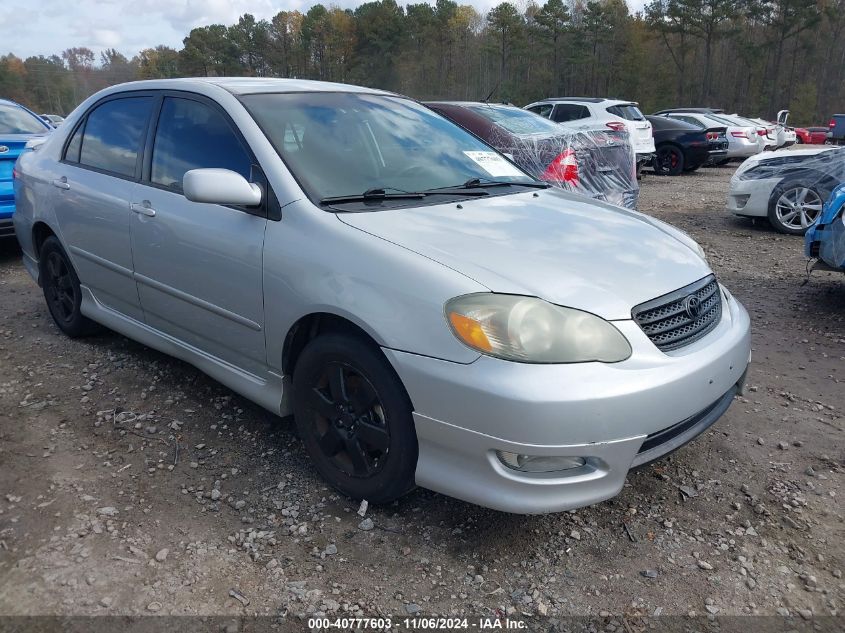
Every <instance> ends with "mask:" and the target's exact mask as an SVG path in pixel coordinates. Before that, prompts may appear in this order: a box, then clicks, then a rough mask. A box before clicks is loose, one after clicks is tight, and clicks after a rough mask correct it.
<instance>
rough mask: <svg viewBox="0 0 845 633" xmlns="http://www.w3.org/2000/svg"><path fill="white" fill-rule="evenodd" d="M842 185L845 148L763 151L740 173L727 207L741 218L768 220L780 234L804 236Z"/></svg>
mask: <svg viewBox="0 0 845 633" xmlns="http://www.w3.org/2000/svg"><path fill="white" fill-rule="evenodd" d="M843 181H845V147H829V146H828V147H816V148H813V149H800V150H794V151H789V152H763V153H761V154H757V155H756V156H752V157H751V158H749V159H747V160H746V161H745V162H744V163H742V165H740V166H739V169H737V170H736V173H735V174H734V175H733V177H732V178H731V184H730V190H729V191H728V201H727V208H728V211H730V212H731V213H733V214H734V215H737V216H740V217H749V218H754V217H760V218H768V220H769V222H770V223H771V225H772V227H774V228H775V230H777V231H779V232H781V233H788V234H790V235H803V234H804V233H805V232H806V231H807V229H808V228H809V227H811V226H812V225H813V224H815V223H816V220H818V218H819V216H820V215H821V212H822V206H823V205H824V203H825V201H826V200H827V198H828V197H829V196H830V192H831V191H832V190H833V189H834V188H835V187H836V186H837V185H838V184H840V183H842V182H843Z"/></svg>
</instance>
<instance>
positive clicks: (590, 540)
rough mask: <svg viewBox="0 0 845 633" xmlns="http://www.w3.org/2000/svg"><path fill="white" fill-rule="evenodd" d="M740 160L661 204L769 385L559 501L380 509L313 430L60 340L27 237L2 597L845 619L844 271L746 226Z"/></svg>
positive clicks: (14, 306) (159, 606) (5, 429)
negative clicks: (520, 506) (659, 453)
mask: <svg viewBox="0 0 845 633" xmlns="http://www.w3.org/2000/svg"><path fill="white" fill-rule="evenodd" d="M731 173H732V169H729V168H723V169H703V170H701V171H700V172H699V173H697V174H692V175H685V176H683V177H680V178H657V177H655V176H653V175H651V174H648V175H647V176H646V178H645V180H644V182H643V192H642V205H641V206H642V209H643V210H644V211H646V212H648V213H652V214H653V215H655V216H657V217H659V218H661V219H664V220H667V221H669V222H672V223H673V224H676V225H677V226H679V227H680V228H683V229H684V230H686V231H688V232H689V233H691V234H692V235H693V236H694V237H695V238H696V239H697V240H698V241H699V242H700V243H701V244H702V245H703V246H704V247H705V249H706V251H707V252H708V254H709V258H710V262H711V264H712V266H713V268H714V269H715V271H716V273H717V274H718V275H719V277H720V279H721V280H722V281H723V282H724V283H725V284H726V285H727V286H728V287H729V288H730V289H731V290H732V291H733V293H734V294H735V295H736V296H737V297H738V298H739V299H740V300H741V301H742V302H743V303H744V304H745V306H746V307H747V308H748V311H749V312H750V314H751V317H752V320H753V327H754V364H753V368H752V370H751V373H750V378H749V385H750V386H749V390H748V392H747V393H746V395H745V396H744V397H740V398H738V399H737V401H736V402H735V403H734V405H733V406H732V408H731V409H730V411H729V412H728V413H727V415H726V416H725V417H724V418H723V419H722V420H721V421H720V422H719V423H718V424H717V425H716V426H715V427H714V430H712V431H710V432H708V433H706V434H705V435H704V436H702V437H701V438H699V439H698V440H697V441H695V442H694V443H693V444H692V445H690V446H687V447H686V448H684V449H683V450H681V451H679V452H677V453H675V454H674V455H673V456H672V457H671V458H669V459H667V460H664V461H663V462H660V463H658V464H656V465H653V466H651V467H648V468H646V469H644V470H642V471H639V472H636V473H634V474H632V475H631V476H630V477H629V479H628V484H627V485H626V487H625V490H624V491H623V493H622V494H621V495H620V496H619V497H617V498H616V499H613V500H612V501H609V502H606V503H603V504H601V505H599V506H596V507H592V508H587V509H582V510H579V511H577V512H570V513H563V514H557V515H550V516H538V517H521V516H511V515H506V514H501V513H497V512H493V511H489V510H485V509H482V508H478V507H475V506H471V505H468V504H465V503H462V502H459V501H455V500H452V499H449V498H446V497H443V496H440V495H437V494H433V493H430V492H427V491H424V490H418V491H416V492H414V493H412V494H410V495H409V496H408V497H407V498H405V499H403V500H402V501H401V502H400V503H397V504H395V505H393V506H391V507H387V508H370V509H369V510H368V511H367V513H366V518H368V519H371V522H366V521H365V522H362V518H361V517H360V516H359V515H358V514H357V510H358V505H357V503H353V502H351V501H349V500H348V499H345V498H341V497H339V496H337V495H336V494H333V492H332V491H330V490H329V489H327V488H326V487H325V485H324V484H323V483H322V482H321V480H320V479H319V478H318V477H317V475H316V474H315V472H314V470H313V469H312V468H311V466H310V464H309V462H308V460H307V459H306V458H305V457H304V456H303V450H302V448H301V445H300V442H299V440H298V439H297V437H296V434H295V432H294V429H293V425H292V424H291V423H290V421H289V420H280V419H277V418H274V417H273V416H271V415H269V414H267V413H265V412H264V411H262V410H260V409H259V408H258V407H256V406H254V405H252V404H250V403H249V402H247V401H245V400H243V399H242V398H240V397H238V396H236V395H234V394H232V393H231V392H229V391H228V390H227V389H225V388H223V387H222V386H220V385H218V384H216V383H215V382H213V381H212V380H210V379H208V378H206V377H205V376H204V375H202V374H200V373H199V372H197V371H196V370H194V369H193V368H192V367H190V366H187V365H185V364H183V363H181V362H178V361H175V360H172V359H170V358H168V357H165V356H163V355H161V354H158V353H156V352H153V351H151V350H149V349H147V348H145V347H143V346H141V345H138V344H136V343H134V342H131V341H128V340H126V339H124V338H122V337H121V336H118V335H116V334H103V335H100V336H98V337H95V338H92V339H87V340H84V341H71V340H69V339H67V338H64V337H63V336H61V335H60V334H59V332H58V330H57V329H56V327H55V326H54V325H53V324H52V322H51V320H50V317H49V315H48V313H47V310H46V307H45V305H44V301H43V298H42V296H41V293H40V290H39V288H37V287H36V286H35V284H34V283H33V282H32V281H31V280H30V279H29V277H28V276H27V275H26V273H25V272H24V269H23V267H22V266H21V264H20V253H19V251H18V250H17V248H16V246H15V245H14V244H13V243H8V242H7V243H3V244H2V245H0V495H2V496H0V613H2V614H142V613H159V614H206V615H210V614H220V615H231V616H234V615H242V614H269V615H279V614H287V615H288V616H289V617H295V616H296V615H300V614H312V613H316V612H325V613H329V614H354V613H357V614H367V615H376V614H393V615H397V616H399V615H401V616H404V615H406V614H415V613H419V614H422V615H427V614H467V615H468V614H478V615H494V614H499V615H501V614H502V613H508V614H517V615H519V614H535V615H546V614H548V615H552V616H561V615H575V614H578V615H587V614H589V615H602V616H606V615H607V613H608V612H609V613H613V614H617V615H622V614H626V615H628V616H634V617H635V616H640V615H643V616H648V615H654V614H661V613H662V614H682V615H686V614H690V613H695V614H705V615H707V614H752V613H753V614H757V613H759V614H777V613H780V614H787V613H788V614H790V615H792V616H794V617H795V618H796V619H797V621H800V620H801V618H802V617H803V618H810V617H812V615H815V616H823V615H836V614H841V613H842V611H843V608H845V604H843V603H844V602H845V580H843V578H842V570H843V569H845V545H844V544H843V543H845V524H843V514H844V512H843V510H845V508H844V507H843V496H845V451H844V450H843V448H845V433H843V428H845V417H843V411H845V320H844V318H845V278H843V276H842V275H836V274H833V273H826V272H823V273H814V274H813V275H812V277H811V279H810V282H809V284H807V285H802V283H803V282H804V280H805V277H806V275H805V261H804V258H803V256H802V253H801V244H802V242H801V240H800V238H795V237H786V236H781V235H778V234H777V233H775V232H773V231H772V230H771V229H769V228H768V227H767V226H766V225H765V223H757V225H756V226H753V225H752V224H751V223H750V222H745V221H739V220H736V219H733V218H731V217H728V216H727V215H726V214H725V213H724V212H723V206H724V197H725V192H726V191H727V185H728V179H729V177H730V174H731ZM365 528H369V529H365ZM609 630H613V625H610V628H609Z"/></svg>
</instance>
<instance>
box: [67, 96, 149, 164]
mask: <svg viewBox="0 0 845 633" xmlns="http://www.w3.org/2000/svg"><path fill="white" fill-rule="evenodd" d="M152 106H153V98H152V97H147V96H144V97H127V98H122V99H112V100H111V101H106V102H105V103H104V104H102V105H99V106H97V107H96V108H95V109H94V110H93V111H92V112H91V113H90V114H89V115H88V122H87V123H86V124H85V131H84V133H83V136H82V147H81V150H80V153H79V163H80V164H81V165H85V166H87V167H93V168H95V169H101V170H103V171H108V172H112V173H114V174H117V175H119V176H126V177H129V178H131V177H134V176H135V165H136V163H137V160H138V152H139V151H140V149H141V142H142V140H143V138H144V135H145V134H146V131H147V121H148V120H149V117H150V112H151V110H152ZM72 144H73V140H72V141H71V145H72ZM68 149H69V150H70V149H71V148H70V147H69V148H68ZM68 158H69V159H70V160H72V157H70V156H69V157H68Z"/></svg>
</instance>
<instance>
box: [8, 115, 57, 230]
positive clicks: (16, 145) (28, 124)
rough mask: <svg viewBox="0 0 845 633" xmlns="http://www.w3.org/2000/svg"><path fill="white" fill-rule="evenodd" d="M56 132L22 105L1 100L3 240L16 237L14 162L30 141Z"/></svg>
mask: <svg viewBox="0 0 845 633" xmlns="http://www.w3.org/2000/svg"><path fill="white" fill-rule="evenodd" d="M52 129H53V128H52V127H51V126H50V125H48V124H47V123H45V122H44V121H43V120H42V119H41V117H39V116H38V115H37V114H35V113H34V112H30V111H29V110H27V109H26V108H25V107H23V106H22V105H19V104H17V103H15V102H13V101H7V100H6V99H0V237H10V236H12V235H14V234H15V228H14V225H13V224H12V214H14V212H15V191H14V186H13V185H14V183H13V182H12V171H13V170H14V167H15V161H16V160H17V159H18V156H20V154H21V152H23V151H24V148H25V147H26V144H27V142H28V141H30V140H32V139H33V138H36V137H38V136H43V135H44V134H47V133H48V132H50V130H52Z"/></svg>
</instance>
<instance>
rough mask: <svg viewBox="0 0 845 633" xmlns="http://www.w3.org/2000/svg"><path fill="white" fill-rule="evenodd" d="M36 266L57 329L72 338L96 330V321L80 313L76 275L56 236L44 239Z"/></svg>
mask: <svg viewBox="0 0 845 633" xmlns="http://www.w3.org/2000/svg"><path fill="white" fill-rule="evenodd" d="M39 267H40V281H41V287H42V289H43V291H44V299H45V300H46V301H47V308H48V309H49V310H50V315H51V316H52V317H53V321H55V323H56V325H57V326H58V328H59V329H60V330H61V331H62V332H64V333H65V334H67V335H68V336H70V337H73V338H76V337H79V336H87V335H89V334H93V333H95V332H96V331H97V330H99V326H98V325H97V324H96V323H94V322H93V321H91V320H90V319H88V318H87V317H85V316H83V314H82V311H81V309H80V308H81V305H82V288H81V286H80V284H79V277H77V275H76V271H75V270H74V269H73V265H72V264H71V262H70V259H68V256H67V254H66V253H65V251H64V249H63V248H62V245H61V243H60V242H59V240H58V239H57V238H56V237H55V236H50V237H48V238H47V239H46V240H44V244H43V245H42V246H41V251H40V254H39Z"/></svg>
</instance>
